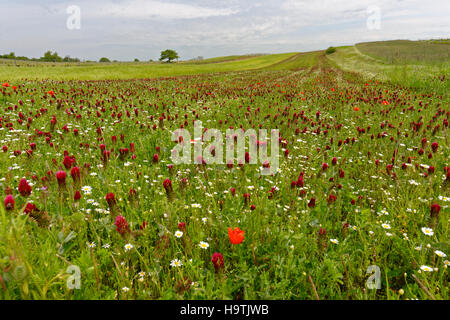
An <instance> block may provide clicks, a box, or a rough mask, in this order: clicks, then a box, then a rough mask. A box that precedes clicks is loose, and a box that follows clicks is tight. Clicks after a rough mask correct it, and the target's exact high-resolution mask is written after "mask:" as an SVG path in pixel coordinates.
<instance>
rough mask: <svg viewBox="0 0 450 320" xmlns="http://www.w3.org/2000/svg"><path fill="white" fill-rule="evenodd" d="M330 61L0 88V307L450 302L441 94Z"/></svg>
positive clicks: (449, 179) (447, 171)
mask: <svg viewBox="0 0 450 320" xmlns="http://www.w3.org/2000/svg"><path fill="white" fill-rule="evenodd" d="M340 52H345V51H340V49H339V48H337V52H335V53H332V55H331V56H330V57H327V55H326V54H325V51H320V52H314V53H313V54H312V55H310V56H308V59H309V60H307V62H305V61H306V60H301V61H302V63H305V64H301V65H299V66H297V67H296V68H295V70H291V69H292V68H289V71H288V69H281V68H280V66H279V64H276V63H275V64H274V68H267V67H262V68H258V69H254V70H231V71H227V72H220V73H214V72H207V73H201V74H190V75H177V76H167V77H156V78H143V79H107V78H106V79H100V80H74V79H64V77H62V78H60V79H58V80H56V79H52V78H45V79H33V77H32V75H31V74H30V75H29V76H27V77H13V76H12V77H10V78H8V77H6V76H4V74H2V82H1V89H0V90H1V91H0V93H1V94H0V148H2V149H1V150H0V190H1V202H2V203H1V204H0V299H120V300H126V299H165V300H170V299H177V300H181V299H199V300H203V299H213V300H214V299H220V300H222V299H223V300H229V299H230V300H247V299H251V300H259V299H266V300H272V299H321V300H326V299H330V300H331V299H352V300H354V299H438V300H441V299H442V300H447V299H448V298H449V293H448V269H447V268H448V265H449V258H448V256H447V255H448V254H449V243H448V226H449V217H448V213H449V203H450V202H449V201H450V161H449V159H450V157H449V156H450V152H449V131H448V130H449V128H448V122H449V117H450V110H449V101H450V100H449V97H448V91H445V90H441V89H439V88H442V85H445V86H447V87H446V88H448V81H449V80H448V79H445V78H442V75H440V76H439V78H437V77H435V78H432V79H431V78H430V79H429V80H426V81H427V82H426V84H427V85H419V84H417V83H416V85H405V84H402V83H399V82H396V81H394V80H390V79H386V78H382V77H380V78H367V77H366V76H365V75H364V74H362V73H356V72H352V71H348V70H345V68H341V67H340V66H339V64H338V63H337V62H336V61H338V60H337V58H336V61H334V60H333V59H335V58H332V57H333V55H339V54H340ZM297 57H298V58H299V59H304V56H302V55H301V56H295V58H297ZM337 57H339V56H337ZM249 59H262V58H261V57H256V58H249ZM287 59H288V60H286V63H288V65H289V66H290V64H292V63H293V62H292V61H294V60H293V58H292V56H291V57H288V58H287ZM299 61H300V60H299ZM277 63H278V62H277ZM176 67H177V66H176V65H175V66H174V67H173V68H176ZM181 67H183V66H181ZM35 68H38V67H35ZM56 68H64V67H56ZM108 68H109V67H108ZM118 68H119V67H118ZM183 68H184V67H183ZM211 68H212V67H211ZM19 69H20V68H19ZM21 70H22V69H21ZM405 81H406V80H405ZM434 85H436V86H439V87H434ZM435 88H437V89H435ZM199 122H201V123H202V128H201V131H200V134H199V135H198V136H195V135H194V128H195V124H196V123H199ZM181 129H183V130H184V132H187V133H189V134H190V138H183V137H186V136H182V135H181V134H179V132H180V131H179V130H181ZM260 129H264V130H266V131H267V135H266V136H265V137H263V138H261V136H260V135H259V130H260ZM212 130H214V132H216V133H220V136H221V141H217V140H215V139H216V138H214V137H215V136H211V135H210V136H209V138H208V139H206V136H207V135H208V134H209V133H210V132H212ZM228 130H232V131H231V132H232V133H231V134H230V133H228V134H227V131H228ZM248 130H253V131H252V132H255V133H256V136H255V135H253V136H252V135H251V134H248V135H245V136H244V138H243V140H242V141H244V143H243V144H242V145H241V147H240V148H239V147H238V145H239V144H238V143H237V140H238V137H237V136H238V134H239V133H244V132H246V131H248ZM228 132H230V131H228ZM272 132H276V136H275V139H271V133H272ZM216 137H217V136H216ZM227 140H228V141H229V142H231V145H230V144H229V143H226V141H227ZM214 142H216V144H214ZM233 142H236V143H235V144H233ZM274 145H277V146H278V149H271V147H272V146H274ZM196 147H198V148H197V149H196ZM263 149H264V150H265V152H266V154H267V156H268V157H267V158H265V159H262V160H261V159H260V158H259V155H260V152H261V151H262V150H263ZM174 150H177V151H176V152H184V151H185V150H191V151H192V152H191V153H190V154H189V157H188V158H185V160H186V159H188V160H189V161H187V162H183V161H178V162H177V163H175V162H174V161H173V155H174ZM274 150H276V151H275V152H274ZM230 152H231V156H230V157H226V156H225V155H226V154H228V155H230ZM235 152H236V153H235ZM239 152H241V153H240V156H238V153H239ZM252 152H253V153H252ZM210 157H212V159H215V160H217V161H216V162H214V161H207V159H208V158H210ZM275 164H276V166H275ZM265 169H269V170H270V171H268V172H267V171H266V172H264V170H265Z"/></svg>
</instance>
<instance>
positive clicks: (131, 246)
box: [125, 243, 134, 251]
mask: <svg viewBox="0 0 450 320" xmlns="http://www.w3.org/2000/svg"><path fill="white" fill-rule="evenodd" d="M133 248H134V246H133V245H132V244H131V243H127V244H126V245H125V251H129V250H131V249H133Z"/></svg>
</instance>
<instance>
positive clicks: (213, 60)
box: [183, 54, 263, 64]
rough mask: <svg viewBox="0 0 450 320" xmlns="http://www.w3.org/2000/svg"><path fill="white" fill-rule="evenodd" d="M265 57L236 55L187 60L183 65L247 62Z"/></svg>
mask: <svg viewBox="0 0 450 320" xmlns="http://www.w3.org/2000/svg"><path fill="white" fill-rule="evenodd" d="M260 56H263V54H247V55H234V56H225V57H215V58H209V59H203V60H187V61H184V62H183V63H189V64H206V63H221V62H230V61H238V60H246V59H251V58H255V57H260Z"/></svg>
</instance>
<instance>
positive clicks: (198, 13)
mask: <svg viewBox="0 0 450 320" xmlns="http://www.w3.org/2000/svg"><path fill="white" fill-rule="evenodd" d="M95 6H96V7H97V8H98V9H99V10H90V12H89V13H88V14H92V15H100V16H103V17H108V16H110V17H112V18H113V17H120V18H127V19H152V18H162V19H198V18H208V17H218V16H229V15H233V14H236V13H238V11H237V10H236V9H234V8H210V7H205V6H198V5H190V4H183V3H173V2H172V3H170V2H161V1H153V0H151V1H144V0H129V1H125V2H122V3H116V2H110V1H108V2H104V3H101V4H95Z"/></svg>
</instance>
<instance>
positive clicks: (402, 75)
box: [327, 46, 450, 96]
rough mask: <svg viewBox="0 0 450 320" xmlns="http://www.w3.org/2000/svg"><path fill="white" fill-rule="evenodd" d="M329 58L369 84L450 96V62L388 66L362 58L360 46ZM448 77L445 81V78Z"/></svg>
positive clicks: (369, 58) (384, 62)
mask: <svg viewBox="0 0 450 320" xmlns="http://www.w3.org/2000/svg"><path fill="white" fill-rule="evenodd" d="M327 58H328V59H329V60H330V61H332V62H333V63H334V64H335V66H338V67H339V68H341V69H343V70H345V71H352V72H357V73H359V74H361V75H362V76H363V77H364V78H366V79H368V80H379V81H390V82H392V83H395V84H399V85H402V86H405V87H413V88H423V89H427V90H433V91H434V92H436V93H439V94H442V95H445V96H448V94H449V92H450V81H449V79H448V75H449V73H450V61H448V60H447V61H444V62H440V63H437V62H435V63H425V62H424V63H421V64H416V63H415V64H406V63H389V62H387V61H384V60H380V59H377V58H374V57H371V56H369V55H365V54H362V53H361V52H360V51H359V50H358V47H357V46H345V47H339V48H337V51H336V52H335V53H333V54H331V55H327ZM443 75H447V76H446V77H445V79H444V80H443V78H442V76H443Z"/></svg>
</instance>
